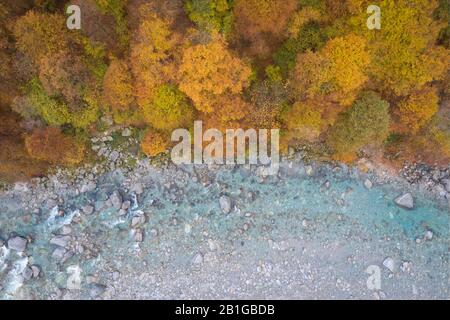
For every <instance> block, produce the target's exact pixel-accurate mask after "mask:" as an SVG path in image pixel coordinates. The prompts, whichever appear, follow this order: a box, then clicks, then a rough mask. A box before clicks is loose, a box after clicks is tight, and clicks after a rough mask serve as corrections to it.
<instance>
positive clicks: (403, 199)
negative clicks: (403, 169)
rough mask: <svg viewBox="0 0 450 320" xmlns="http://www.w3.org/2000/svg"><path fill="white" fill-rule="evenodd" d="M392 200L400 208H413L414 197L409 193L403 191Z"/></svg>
mask: <svg viewBox="0 0 450 320" xmlns="http://www.w3.org/2000/svg"><path fill="white" fill-rule="evenodd" d="M394 202H395V203H396V204H397V205H398V206H399V207H402V208H405V209H413V208H414V198H413V196H412V194H411V193H409V192H408V193H405V194H402V195H400V196H398V197H397V198H395V199H394Z"/></svg>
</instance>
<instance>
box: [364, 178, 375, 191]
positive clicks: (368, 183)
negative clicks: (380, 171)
mask: <svg viewBox="0 0 450 320" xmlns="http://www.w3.org/2000/svg"><path fill="white" fill-rule="evenodd" d="M364 187H366V188H367V189H372V187H373V183H372V181H370V180H369V179H366V180H365V181H364Z"/></svg>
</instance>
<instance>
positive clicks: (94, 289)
mask: <svg viewBox="0 0 450 320" xmlns="http://www.w3.org/2000/svg"><path fill="white" fill-rule="evenodd" d="M105 291H106V286H105V285H103V284H99V283H93V284H92V285H91V289H90V290H89V295H90V296H91V298H98V297H99V296H101V295H103V293H105Z"/></svg>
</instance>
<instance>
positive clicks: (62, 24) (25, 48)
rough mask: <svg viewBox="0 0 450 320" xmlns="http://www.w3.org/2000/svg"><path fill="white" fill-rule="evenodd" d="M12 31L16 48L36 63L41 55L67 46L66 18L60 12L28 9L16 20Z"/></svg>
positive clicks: (62, 49)
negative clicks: (50, 12) (51, 12)
mask: <svg viewBox="0 0 450 320" xmlns="http://www.w3.org/2000/svg"><path fill="white" fill-rule="evenodd" d="M13 33H14V36H15V38H16V47H17V49H19V50H20V51H22V52H23V53H25V54H27V55H28V56H29V57H30V58H31V59H32V60H33V61H34V62H36V63H37V62H39V60H40V59H41V58H42V57H44V56H47V55H49V54H51V53H56V52H59V51H64V50H66V49H67V48H68V46H69V40H70V35H68V29H67V28H66V19H65V17H64V16H63V15H60V14H48V13H40V12H37V11H28V12H27V13H26V14H25V15H24V16H22V17H20V18H19V19H17V20H16V22H15V24H14V28H13Z"/></svg>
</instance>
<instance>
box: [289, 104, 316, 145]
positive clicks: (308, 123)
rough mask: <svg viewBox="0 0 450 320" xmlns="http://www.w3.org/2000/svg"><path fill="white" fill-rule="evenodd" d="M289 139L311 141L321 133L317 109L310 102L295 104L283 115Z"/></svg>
mask: <svg viewBox="0 0 450 320" xmlns="http://www.w3.org/2000/svg"><path fill="white" fill-rule="evenodd" d="M283 122H284V124H285V126H286V129H287V132H288V134H289V137H290V138H297V139H305V140H313V139H315V138H317V137H318V135H319V134H320V132H321V129H322V126H323V121H322V114H321V111H320V110H319V108H318V107H317V105H316V104H315V103H313V102H312V101H306V102H296V103H295V104H294V105H293V106H292V108H291V109H290V110H289V111H288V112H286V113H285V114H284V115H283Z"/></svg>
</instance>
